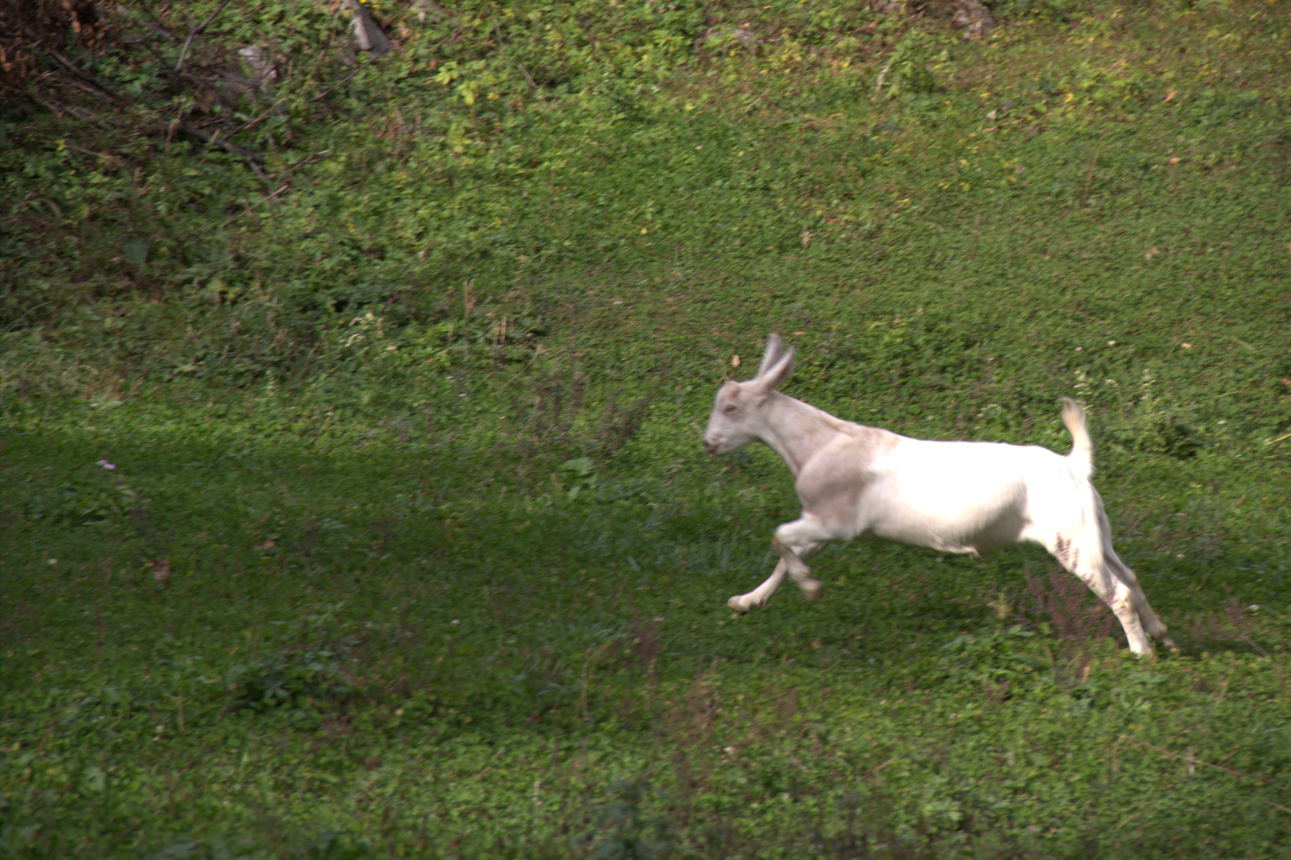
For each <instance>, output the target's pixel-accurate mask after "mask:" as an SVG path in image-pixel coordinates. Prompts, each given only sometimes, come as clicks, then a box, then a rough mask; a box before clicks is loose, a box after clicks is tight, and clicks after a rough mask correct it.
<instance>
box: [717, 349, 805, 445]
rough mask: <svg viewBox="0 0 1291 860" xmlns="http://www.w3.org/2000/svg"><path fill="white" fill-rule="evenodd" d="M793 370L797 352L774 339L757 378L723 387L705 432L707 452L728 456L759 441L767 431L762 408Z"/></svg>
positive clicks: (727, 384)
mask: <svg viewBox="0 0 1291 860" xmlns="http://www.w3.org/2000/svg"><path fill="white" fill-rule="evenodd" d="M791 370H793V350H792V349H788V350H786V349H785V348H784V344H782V343H781V342H780V336H779V335H777V334H773V335H771V336H770V337H769V338H767V348H766V351H765V352H764V353H763V354H762V364H761V365H760V366H759V367H758V373H757V376H755V377H753V378H752V379H750V380H748V381H747V382H735V381H734V380H732V381H730V382H726V383H723V385H722V387H721V388H719V389H718V390H717V400H716V402H714V403H713V412H712V414H711V415H709V416H708V429H707V430H705V431H704V450H705V451H707V452H708V453H710V454H728V453H730V452H731V451H734V450H736V449H737V448H741V447H743V446H744V445H747V444H748V443H749V442H752V441H753V440H754V439H756V438H758V437H759V436H760V435H761V431H762V430H763V418H762V415H761V414H760V409H761V407H762V404H763V403H764V402H765V401H766V399H767V396H768V395H769V394H771V392H773V391H775V390H776V388H777V387H778V386H779V385H780V383H782V382H784V380H785V378H786V377H788V376H789V372H790V371H791Z"/></svg>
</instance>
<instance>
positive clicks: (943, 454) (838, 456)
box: [704, 334, 1174, 655]
mask: <svg viewBox="0 0 1291 860" xmlns="http://www.w3.org/2000/svg"><path fill="white" fill-rule="evenodd" d="M792 369H793V350H792V349H789V350H785V349H784V347H783V345H782V344H781V341H780V338H779V336H778V335H774V334H773V335H771V337H770V338H769V339H768V340H767V347H766V352H765V353H764V355H763V358H762V365H761V367H759V368H758V373H757V376H755V377H754V378H753V379H751V380H749V381H748V382H727V383H726V384H724V385H723V386H722V387H721V389H720V390H719V391H718V392H717V401H716V403H714V405H713V412H712V415H711V416H710V417H709V419H708V429H707V430H706V431H705V433H704V448H705V449H706V450H707V451H708V452H709V453H710V454H725V453H728V452H730V451H734V450H735V449H737V448H739V447H741V446H743V445H745V444H747V443H749V442H751V441H753V440H754V439H760V440H762V441H763V442H765V443H766V444H768V445H770V446H771V447H772V448H773V449H775V451H776V453H778V454H779V455H780V456H781V457H782V458H783V459H784V461H785V463H786V465H788V466H789V469H790V471H791V472H793V475H794V480H795V487H796V489H797V491H798V498H799V500H800V501H801V503H802V516H800V517H799V518H798V519H796V520H794V521H793V522H789V523H784V524H783V525H781V526H780V527H779V528H777V529H776V530H775V536H774V538H773V539H772V546H774V547H775V550H776V552H777V553H778V554H779V555H780V561H779V563H778V564H776V566H775V570H774V571H772V573H771V576H770V577H768V578H767V580H766V581H765V582H763V583H762V584H761V585H759V586H758V587H757V588H755V589H754V590H753V591H750V592H749V593H747V594H737V595H735V596H734V597H732V598H731V599H730V600H729V601H727V603H728V605H729V606H730V607H731V609H733V610H735V611H736V612H747V611H748V610H749V609H752V608H753V607H755V606H762V605H764V604H765V603H766V602H767V600H769V599H770V598H771V595H772V594H774V593H775V591H776V589H777V588H779V587H780V583H781V582H782V581H783V580H784V577H785V574H786V573H787V574H788V575H789V576H791V577H793V580H794V582H796V583H797V584H798V586H799V587H800V588H801V589H802V590H803V592H804V593H805V594H806V596H807V597H808V598H810V599H813V600H814V599H815V598H816V597H817V596H819V594H820V588H821V585H820V583H819V582H818V581H817V580H815V579H812V578H811V576H810V575H809V573H810V569H809V568H808V567H807V565H806V564H805V562H804V560H805V559H806V558H808V557H810V556H811V554H812V553H814V552H816V550H818V549H819V548H820V547H821V546H823V545H824V544H825V542H827V541H830V540H851V539H852V538H856V537H860V536H862V535H874V536H876V537H881V538H887V539H889V540H894V541H898V542H900V543H905V544H913V545H915V546H927V547H932V548H934V549H940V550H945V551H946V552H958V553H969V554H971V555H978V554H980V553H984V552H989V551H990V550H993V549H998V548H999V547H1003V546H1007V545H1009V544H1014V543H1018V542H1020V541H1032V542H1035V543H1038V544H1040V545H1042V546H1043V547H1044V548H1045V549H1047V550H1048V551H1049V552H1050V553H1051V554H1052V555H1053V556H1054V558H1056V559H1057V560H1058V562H1059V563H1060V564H1062V566H1063V567H1065V568H1066V569H1067V570H1069V571H1071V572H1072V573H1074V574H1075V575H1076V576H1078V577H1080V579H1081V580H1082V581H1084V583H1085V584H1086V585H1088V586H1089V587H1090V588H1091V589H1092V590H1093V591H1094V593H1095V594H1097V595H1098V596H1099V598H1101V599H1102V600H1103V602H1104V603H1106V604H1107V605H1108V606H1109V607H1111V609H1112V611H1113V612H1114V613H1115V614H1116V617H1117V619H1118V620H1119V621H1120V622H1121V627H1122V628H1124V630H1125V637H1126V639H1127V640H1128V641H1129V645H1130V650H1132V651H1133V652H1134V653H1135V654H1142V655H1149V654H1151V653H1152V644H1151V642H1150V641H1149V639H1148V636H1147V634H1146V633H1145V632H1144V628H1146V630H1147V633H1150V634H1151V635H1152V636H1154V637H1156V638H1157V639H1159V640H1161V641H1162V642H1163V643H1164V644H1165V645H1167V646H1168V647H1171V648H1173V647H1174V643H1172V642H1171V641H1170V639H1169V638H1167V637H1166V627H1165V625H1164V624H1162V623H1161V620H1160V619H1159V618H1157V616H1156V614H1155V613H1154V612H1153V611H1152V608H1151V607H1150V606H1149V605H1148V601H1147V597H1145V596H1144V594H1143V589H1142V588H1140V587H1139V583H1138V580H1137V579H1136V578H1135V576H1134V572H1133V571H1131V570H1130V569H1129V567H1127V566H1126V565H1125V563H1124V562H1122V561H1121V559H1120V558H1119V557H1118V556H1117V555H1116V550H1114V549H1113V548H1112V540H1111V530H1110V528H1109V527H1108V523H1107V515H1106V514H1105V513H1104V512H1103V504H1102V500H1101V499H1100V498H1099V496H1098V491H1097V490H1095V489H1094V485H1093V484H1092V483H1091V482H1090V475H1091V474H1092V472H1093V460H1092V445H1091V442H1090V438H1089V432H1088V430H1087V429H1086V427H1085V413H1084V410H1083V409H1081V408H1080V406H1079V405H1077V404H1076V402H1075V401H1073V400H1066V401H1065V404H1064V406H1063V410H1062V420H1063V423H1064V424H1065V425H1066V426H1067V429H1068V430H1069V431H1070V432H1071V435H1072V440H1073V447H1072V451H1071V453H1070V454H1068V455H1067V456H1065V457H1064V456H1062V455H1060V454H1055V453H1054V452H1053V451H1050V450H1048V449H1046V448H1040V447H1038V446H1035V445H1026V446H1023V445H1006V444H1003V443H998V442H932V441H927V440H923V439H911V438H909V437H906V436H900V435H898V434H896V433H892V432H889V431H887V430H880V429H878V428H876V427H865V426H863V425H860V424H854V423H852V422H850V421H843V420H840V419H838V418H835V417H834V416H832V415H830V414H828V413H826V412H823V411H821V410H819V409H816V408H815V407H814V406H810V405H808V404H806V403H803V402H802V401H800V400H795V399H794V398H792V397H789V396H787V395H784V394H781V393H780V392H779V391H777V390H776V389H777V388H778V387H779V386H780V384H781V383H782V382H784V380H785V378H787V377H788V375H789V373H790V371H791V370H792Z"/></svg>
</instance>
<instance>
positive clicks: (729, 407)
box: [722, 403, 739, 415]
mask: <svg viewBox="0 0 1291 860" xmlns="http://www.w3.org/2000/svg"><path fill="white" fill-rule="evenodd" d="M738 408H739V407H738V406H736V405H735V404H734V403H728V404H726V405H725V406H723V407H722V411H723V412H725V413H726V414H727V415H730V414H731V413H732V412H734V411H735V410H736V409H738Z"/></svg>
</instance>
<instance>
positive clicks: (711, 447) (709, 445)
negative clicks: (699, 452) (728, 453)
mask: <svg viewBox="0 0 1291 860" xmlns="http://www.w3.org/2000/svg"><path fill="white" fill-rule="evenodd" d="M704 450H705V451H707V452H708V453H710V454H719V453H721V450H722V446H721V445H719V444H717V443H716V442H710V441H709V440H707V439H705V440H704Z"/></svg>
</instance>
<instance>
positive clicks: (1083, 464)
mask: <svg viewBox="0 0 1291 860" xmlns="http://www.w3.org/2000/svg"><path fill="white" fill-rule="evenodd" d="M1062 423H1063V424H1065V425H1067V430H1068V431H1069V432H1070V433H1071V453H1070V454H1068V455H1067V459H1068V460H1070V461H1071V465H1072V466H1074V467H1075V468H1076V470H1077V471H1079V472H1081V473H1082V474H1083V475H1084V476H1085V477H1089V476H1090V475H1092V474H1094V443H1093V441H1092V440H1091V439H1090V438H1089V429H1088V428H1087V427H1086V426H1085V410H1084V409H1083V408H1082V407H1081V405H1080V404H1079V403H1077V402H1076V401H1074V400H1072V399H1071V398H1070V397H1064V398H1063V399H1062Z"/></svg>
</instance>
